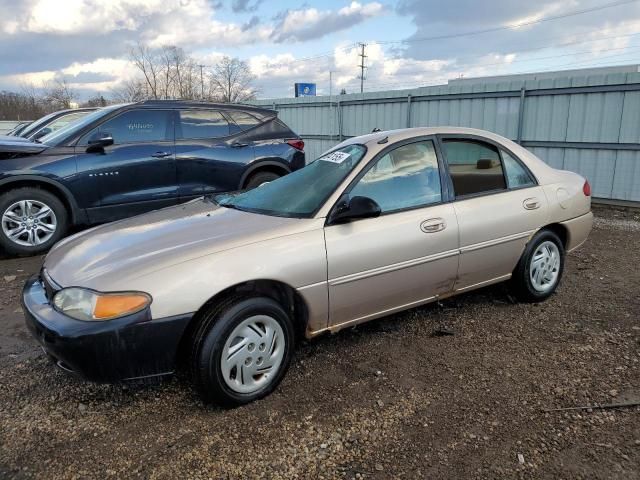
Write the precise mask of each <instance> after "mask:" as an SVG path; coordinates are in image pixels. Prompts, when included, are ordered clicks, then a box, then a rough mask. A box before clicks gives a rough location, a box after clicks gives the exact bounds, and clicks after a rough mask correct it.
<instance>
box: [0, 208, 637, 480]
mask: <svg viewBox="0 0 640 480" xmlns="http://www.w3.org/2000/svg"><path fill="white" fill-rule="evenodd" d="M596 213H597V215H598V221H597V222H596V228H595V229H594V231H593V232H592V234H591V236H590V238H589V240H588V242H587V244H585V245H584V246H583V247H582V248H581V249H580V250H579V251H577V252H575V253H573V254H571V255H569V257H568V261H567V270H566V272H565V276H564V279H563V283H562V285H561V286H560V288H559V290H558V293H557V294H556V295H554V296H553V297H552V298H551V299H549V300H548V301H547V302H545V303H543V304H539V305H524V304H517V303H514V302H513V301H512V299H511V297H510V296H509V295H508V292H507V290H506V289H505V287H504V286H501V285H498V286H494V287H491V288H487V289H483V290H480V291H477V292H472V293H469V294H466V295H463V296H461V297H458V298H455V299H450V300H448V301H446V302H444V303H443V304H442V305H430V306H426V307H424V308H419V309H414V310H411V311H408V312H405V313H402V314H399V315H394V316H390V317H387V318H385V319H382V320H379V321H374V322H371V323H369V324H366V325H364V326H360V327H358V328H354V329H351V330H347V331H343V332H340V333H338V334H337V335H328V336H325V337H322V338H320V339H317V340H315V341H313V342H310V343H306V344H304V345H302V346H301V347H300V348H299V349H298V351H297V353H296V356H295V359H294V363H293V366H292V368H291V370H290V371H289V374H288V376H287V377H286V378H285V380H284V382H283V383H282V385H281V386H280V388H279V389H278V390H277V391H276V392H275V393H274V394H273V395H271V396H270V397H268V398H267V399H264V400H262V401H260V402H256V403H254V404H252V405H249V406H247V407H242V408H238V409H235V410H228V411H224V410H220V409H218V408H215V407H211V406H206V405H203V404H202V403H201V402H200V401H199V399H198V398H197V396H196V395H195V394H194V393H193V392H192V390H191V389H190V388H189V386H188V385H187V384H186V383H185V382H184V381H182V380H180V379H173V380H171V381H169V382H166V383H164V384H162V385H159V386H152V387H136V388H133V387H128V388H127V387H122V386H110V385H95V384H88V383H83V382H81V381H77V380H75V379H73V378H72V377H69V376H68V375H66V374H64V373H63V372H61V371H58V370H57V369H55V368H54V367H53V366H52V365H51V364H50V363H49V362H48V361H47V360H46V358H45V357H44V355H43V354H42V353H41V351H40V350H39V349H38V347H37V346H36V344H35V342H34V341H32V340H31V339H30V337H29V335H28V333H27V331H26V328H25V327H24V326H23V323H22V317H21V312H20V308H19V303H18V298H19V290H20V287H21V285H22V283H23V281H24V280H25V279H26V278H27V277H28V276H29V275H30V274H32V273H34V272H36V271H37V270H38V269H39V267H40V262H41V259H40V258H31V259H5V260H2V261H0V292H1V295H0V325H2V329H1V332H0V478H5V477H6V478H32V477H36V478H109V477H111V478H128V477H142V478H167V479H169V478H203V479H208V478H213V479H218V478H234V479H235V478H313V479H318V478H326V479H329V478H372V479H383V478H407V479H414V478H451V479H460V478H482V479H484V478H486V479H495V478H536V479H558V478H585V479H587V478H588V479H592V478H618V479H631V478H640V408H639V407H632V408H620V409H612V410H598V409H594V410H576V411H553V412H546V411H545V409H552V408H561V407H571V406H581V405H593V404H606V403H612V402H625V401H640V374H639V371H640V370H639V367H640V322H639V321H638V318H639V316H640V269H639V268H638V265H640V249H639V248H638V245H639V242H640V228H639V227H640V214H638V213H637V212H636V213H632V212H631V213H630V212H625V211H618V210H612V209H597V210H596ZM443 327H445V328H446V329H451V330H452V331H453V333H454V334H453V335H444V336H440V335H438V334H437V333H438V331H440V330H441V329H442V328H443Z"/></svg>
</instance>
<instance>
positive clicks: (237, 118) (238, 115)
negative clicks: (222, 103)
mask: <svg viewBox="0 0 640 480" xmlns="http://www.w3.org/2000/svg"><path fill="white" fill-rule="evenodd" d="M227 115H229V117H231V120H233V122H234V123H235V124H236V125H237V127H236V125H233V126H232V128H233V133H236V132H238V128H239V129H240V130H241V131H245V130H249V129H250V128H253V127H255V126H256V125H258V124H259V123H260V121H259V120H258V119H257V118H255V117H254V116H253V115H249V114H248V113H246V112H240V111H238V110H229V111H228V112H227Z"/></svg>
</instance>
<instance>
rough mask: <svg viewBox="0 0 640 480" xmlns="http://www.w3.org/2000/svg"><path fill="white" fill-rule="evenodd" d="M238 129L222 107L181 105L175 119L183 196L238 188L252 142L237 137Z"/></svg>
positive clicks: (177, 155) (252, 157)
mask: <svg viewBox="0 0 640 480" xmlns="http://www.w3.org/2000/svg"><path fill="white" fill-rule="evenodd" d="M237 131H238V128H237V127H235V126H234V125H233V124H232V123H230V122H229V119H228V118H227V117H226V116H225V115H224V114H223V113H222V112H221V111H219V110H214V109H195V108H194V109H181V110H178V111H177V119H176V161H177V171H178V183H179V185H180V190H179V193H180V198H181V200H186V199H189V198H193V197H197V196H200V195H208V194H212V193H220V192H227V191H230V190H237V189H238V188H239V184H240V179H241V178H242V173H243V172H244V169H245V167H246V165H248V164H250V163H251V162H252V161H253V159H254V152H253V146H252V145H251V144H249V143H247V142H242V141H235V139H236V136H235V135H234V133H236V132H237Z"/></svg>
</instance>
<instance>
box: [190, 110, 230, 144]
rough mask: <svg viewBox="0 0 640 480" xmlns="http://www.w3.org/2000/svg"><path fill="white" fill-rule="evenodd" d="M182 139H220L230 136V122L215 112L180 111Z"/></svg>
mask: <svg viewBox="0 0 640 480" xmlns="http://www.w3.org/2000/svg"><path fill="white" fill-rule="evenodd" d="M179 114H180V129H179V130H178V132H182V133H181V136H180V138H218V137H226V136H227V135H229V122H227V120H226V119H225V118H224V117H223V116H222V114H221V113H220V112H217V111H215V110H180V112H179Z"/></svg>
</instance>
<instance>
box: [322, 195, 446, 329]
mask: <svg viewBox="0 0 640 480" xmlns="http://www.w3.org/2000/svg"><path fill="white" fill-rule="evenodd" d="M325 238H326V245H327V262H328V277H329V304H330V312H331V314H330V318H329V324H330V325H331V326H337V325H341V324H344V323H348V322H349V323H350V322H353V323H356V322H358V321H364V320H368V319H370V318H374V317H376V316H382V315H384V314H385V313H390V312H391V311H394V310H396V309H400V308H401V307H405V306H410V305H412V304H416V305H418V304H420V303H423V302H425V301H428V300H429V299H432V298H433V297H435V296H436V295H440V294H444V293H447V292H450V291H451V290H452V288H453V284H454V281H455V276H456V272H457V269H458V252H457V248H458V224H457V221H456V216H455V213H454V210H453V206H452V205H451V204H445V205H435V206H431V207H425V208H419V209H414V210H408V211H404V212H397V213H392V214H388V215H383V216H381V217H378V218H371V219H367V220H360V221H355V222H351V223H348V224H344V225H333V226H328V227H326V228H325Z"/></svg>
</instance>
